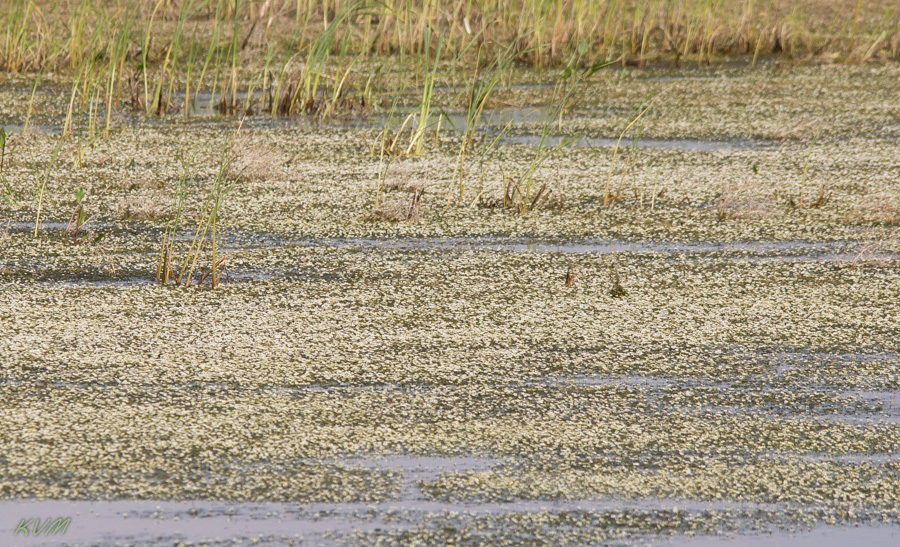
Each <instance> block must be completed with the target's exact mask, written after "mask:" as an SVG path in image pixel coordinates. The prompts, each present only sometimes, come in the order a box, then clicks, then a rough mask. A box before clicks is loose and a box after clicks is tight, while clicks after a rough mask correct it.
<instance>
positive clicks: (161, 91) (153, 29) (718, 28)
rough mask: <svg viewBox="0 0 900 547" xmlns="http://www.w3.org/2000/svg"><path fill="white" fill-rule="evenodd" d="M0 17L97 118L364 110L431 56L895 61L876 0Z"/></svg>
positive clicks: (99, 0)
mask: <svg viewBox="0 0 900 547" xmlns="http://www.w3.org/2000/svg"><path fill="white" fill-rule="evenodd" d="M0 29H2V30H0V70H2V71H5V72H8V73H32V74H36V73H38V72H42V71H46V72H52V73H62V74H66V73H68V74H69V76H70V77H71V78H72V79H73V80H74V81H75V82H76V85H74V86H73V88H72V108H73V109H79V110H83V109H86V108H91V107H92V106H93V105H94V104H95V103H97V104H98V105H99V104H102V108H101V110H102V111H103V112H104V113H105V116H103V117H104V118H105V125H106V130H107V131H108V130H109V127H110V125H111V124H112V123H113V114H114V113H115V112H116V111H117V110H120V109H122V108H131V109H135V110H138V111H143V112H144V113H145V114H147V115H166V114H169V113H173V112H176V111H179V110H180V111H182V112H183V114H184V115H185V116H187V115H189V112H190V110H191V105H192V100H193V99H192V97H194V98H197V97H200V96H201V94H202V93H209V94H210V95H211V97H210V102H211V103H213V102H215V103H217V104H218V110H219V112H221V113H223V114H234V115H237V114H241V115H243V114H246V113H247V112H248V111H254V110H255V111H257V112H263V111H267V112H270V113H272V114H273V115H293V114H300V113H319V114H321V115H323V116H328V115H333V114H336V113H340V112H341V111H347V110H350V111H352V110H354V109H358V108H368V107H370V106H371V105H372V102H373V99H374V100H375V101H376V102H377V100H378V98H377V96H378V94H379V92H380V93H386V92H396V91H398V90H403V89H408V88H410V87H417V86H420V85H424V86H425V88H426V89H433V88H434V87H435V85H437V84H436V79H437V75H436V71H435V70H434V68H436V67H437V66H438V64H439V63H440V62H441V61H447V62H451V68H455V67H457V66H463V67H478V66H479V65H481V64H482V63H484V64H488V63H490V62H492V59H494V60H496V59H500V58H504V59H506V58H508V59H510V60H512V61H514V62H515V63H516V64H518V65H525V66H531V67H535V68H546V67H565V66H566V64H567V63H568V62H569V61H570V60H571V58H572V57H573V55H576V54H577V55H578V63H579V65H580V66H582V67H587V66H593V65H596V64H598V63H616V64H619V65H621V66H626V65H645V64H648V63H660V62H665V63H670V62H673V63H675V64H676V65H680V64H684V63H695V64H697V65H705V64H711V63H714V62H716V61H718V60H727V59H734V58H736V57H741V56H748V57H749V56H752V58H753V62H754V63H755V61H756V59H757V58H758V57H759V56H762V55H777V56H779V57H782V58H785V59H788V60H818V61H829V62H830V61H835V60H849V61H865V60H872V59H898V58H900V10H894V9H891V7H890V6H889V5H887V4H885V3H882V2H877V1H875V0H860V1H859V2H852V1H851V0H830V1H827V2H818V1H815V2H814V1H812V0H804V1H801V2H788V1H786V0H769V1H768V2H764V1H761V2H754V1H753V0H749V1H747V2H726V1H724V0H702V1H701V0H679V1H676V0H604V1H597V2H587V1H582V0H551V1H549V2H541V1H538V0H516V1H514V2H512V3H511V4H509V3H507V2H499V1H497V0H475V1H463V0H457V1H455V2H437V1H435V0H426V1H421V2H419V1H412V0H389V1H387V2H375V1H370V0H361V1H360V0H357V1H353V2H350V1H344V0H336V1H333V2H327V3H320V2H312V1H311V0H284V1H277V0H266V1H261V0H259V1H257V0H247V1H237V2H225V1H224V0H183V1H180V2H179V1H168V0H165V1H160V0H138V1H135V2H123V1H122V0H119V1H116V2H106V1H103V0H11V1H9V2H5V3H4V6H3V7H0ZM204 51H205V52H206V53H205V56H203V55H202V53H201V52H204ZM423 55H424V56H425V58H426V60H427V59H428V58H429V57H430V58H432V60H430V61H428V63H431V64H432V67H434V68H432V70H430V71H429V70H428V69H426V68H425V65H423V63H422V58H423ZM361 59H368V60H370V61H371V62H370V63H368V64H367V63H364V62H361V61H360V60H361ZM201 60H202V61H201ZM428 63H426V64H428ZM390 64H396V65H397V66H399V67H406V68H401V70H399V71H397V72H395V73H394V78H392V79H390V81H388V80H385V81H384V82H383V83H382V85H383V86H386V87H383V88H382V89H376V88H378V87H379V84H378V83H377V82H378V81H379V80H380V78H378V77H376V76H377V74H376V73H377V72H378V71H382V72H386V69H385V70H382V68H383V67H385V66H386V65H390ZM504 64H508V63H507V62H506V61H504ZM279 66H280V70H273V67H279ZM413 66H414V67H416V68H415V69H411V68H410V67H413ZM366 67H367V68H366ZM379 67H382V68H379ZM451 72H453V70H451ZM210 73H211V74H210ZM423 78H424V84H423V82H422V79H423ZM254 90H257V91H258V97H256V96H254V93H253V91H254ZM239 94H244V95H243V96H244V100H243V101H241V100H240V99H239ZM177 96H180V97H183V98H182V99H179V100H176V97H177ZM76 100H77V101H76ZM256 101H259V102H260V104H259V106H258V107H257V108H251V107H252V106H253V104H254V103H255V102H256ZM242 103H243V104H242ZM424 103H429V101H424V102H423V104H424ZM475 104H477V102H476V103H475ZM98 108H99V107H98ZM422 114H424V112H423V113H422ZM426 121H427V120H426ZM425 126H427V124H423V128H424V127H425ZM422 130H424V129H422ZM418 133H419V131H418V130H417V134H418ZM416 141H417V143H416V145H415V147H414V148H415V149H416V150H417V151H421V139H420V138H419V137H417V138H416Z"/></svg>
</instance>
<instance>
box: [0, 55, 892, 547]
mask: <svg viewBox="0 0 900 547" xmlns="http://www.w3.org/2000/svg"><path fill="white" fill-rule="evenodd" d="M759 70H760V71H762V72H760V71H756V72H755V71H750V70H748V71H747V72H746V73H744V74H745V75H744V76H741V73H736V72H733V71H732V72H729V73H728V74H727V76H728V77H727V78H709V79H691V80H685V81H684V82H681V83H679V84H678V85H683V86H687V87H685V89H684V90H683V93H689V92H690V93H693V95H690V94H689V95H686V96H692V97H699V96H701V95H703V94H704V91H703V90H704V89H706V92H710V91H711V90H712V91H715V92H716V95H715V96H717V97H728V98H729V99H728V100H725V99H722V100H723V101H725V103H724V104H719V105H718V106H716V103H711V104H702V105H701V104H700V103H696V104H694V105H693V106H691V108H692V109H693V110H692V112H694V113H695V114H696V116H695V115H689V116H688V115H684V116H683V115H679V114H678V112H677V111H676V110H675V109H674V108H675V106H677V101H676V100H675V99H666V100H665V101H662V102H660V106H659V110H658V111H656V110H655V111H654V114H653V120H654V121H653V123H648V124H647V127H646V128H645V130H644V134H643V138H646V139H655V140H650V141H647V142H660V141H665V140H672V139H690V138H692V135H693V136H694V137H696V136H702V137H703V139H704V140H706V141H708V142H714V143H730V142H740V139H769V140H773V139H774V140H775V144H767V145H766V146H760V147H756V146H734V147H732V146H727V147H725V146H723V147H719V146H711V147H690V146H682V145H681V144H678V145H677V146H676V145H672V146H647V147H636V148H634V151H632V149H631V148H630V147H629V149H628V150H626V151H624V152H622V154H623V156H622V157H621V159H620V163H617V165H618V167H616V168H614V172H613V176H612V177H611V179H612V184H611V193H612V194H613V195H614V196H615V199H614V200H613V202H612V204H611V205H610V204H607V205H608V206H607V207H604V206H603V203H604V198H605V197H606V198H608V196H605V187H606V182H607V180H608V179H609V178H610V177H609V176H608V173H609V171H608V168H609V162H610V158H611V154H612V152H611V150H609V149H608V148H605V147H595V148H591V147H584V148H579V147H571V148H565V149H562V150H560V151H559V152H558V153H557V154H555V155H553V156H552V157H551V158H550V159H548V160H547V161H546V162H545V163H544V164H542V166H541V168H540V169H539V170H537V171H536V172H535V173H534V177H535V180H536V181H539V184H541V185H542V184H544V183H546V184H547V185H548V188H553V190H554V194H553V195H554V196H556V195H558V196H560V197H561V200H560V201H558V202H549V201H548V202H547V204H546V206H541V207H536V208H535V210H533V211H531V212H529V213H528V214H526V215H518V214H514V213H513V212H512V211H510V210H509V209H505V208H504V207H503V204H502V202H503V194H504V188H505V184H506V183H505V181H506V177H508V176H513V177H515V176H518V175H516V173H521V172H522V170H523V169H524V168H523V165H524V164H527V162H530V161H531V158H533V155H534V154H535V150H534V147H533V146H525V145H516V144H510V145H499V146H498V147H497V148H496V150H495V151H494V152H492V154H493V155H491V156H490V157H489V158H488V159H486V160H485V161H484V162H483V163H481V164H479V163H477V162H475V161H474V160H473V164H472V166H471V168H470V169H469V178H468V179H467V180H468V182H467V187H466V190H465V193H464V199H463V200H462V201H459V200H458V199H457V198H455V196H457V195H458V187H457V186H456V185H455V182H454V181H455V180H456V179H455V177H456V173H457V171H456V170H457V168H458V157H457V156H456V152H457V151H458V150H459V143H458V141H454V140H453V137H451V136H447V137H441V139H439V142H438V144H437V146H434V145H433V144H429V147H428V148H427V149H426V154H425V155H424V156H421V157H409V158H395V159H394V161H393V162H392V163H391V165H390V166H389V167H388V168H387V171H386V174H385V170H384V168H385V164H386V162H384V161H382V159H381V158H380V157H379V156H378V155H377V154H375V155H373V154H372V153H371V150H372V147H373V146H375V144H376V143H377V142H378V139H379V138H380V132H379V130H378V129H371V128H366V127H362V128H353V127H337V126H322V127H314V126H311V125H308V124H298V125H296V126H294V125H292V124H291V123H289V120H288V121H284V122H280V123H277V124H271V125H267V124H265V123H262V122H260V123H256V124H251V125H249V126H247V127H245V128H244V129H243V130H242V134H241V136H240V138H239V139H238V140H237V141H236V142H237V145H236V148H235V154H236V155H237V160H236V163H235V165H236V166H238V167H239V168H240V169H239V170H240V177H239V182H238V183H237V184H236V186H235V188H234V189H233V190H232V193H231V194H229V195H228V197H227V199H226V201H225V204H224V206H223V208H222V211H221V216H220V222H221V225H220V232H219V237H220V239H219V242H218V243H219V245H220V248H219V251H220V253H221V255H224V256H225V257H226V260H227V269H228V274H229V277H228V278H226V279H224V282H223V283H222V285H221V286H220V287H219V288H217V289H215V290H210V289H206V288H204V289H199V288H196V287H192V288H184V287H174V286H160V285H158V284H156V283H154V277H155V273H156V271H157V264H158V259H159V256H160V255H159V253H160V241H161V238H162V237H163V233H164V230H165V226H166V222H167V219H168V217H167V215H168V214H169V211H170V208H171V205H172V202H173V199H174V196H175V188H176V184H177V182H178V180H180V178H181V177H182V176H183V173H184V172H185V169H186V170H187V173H188V175H187V178H186V179H185V180H187V184H188V188H189V192H188V194H187V197H186V200H185V203H186V206H185V211H187V212H186V214H185V216H184V218H183V230H179V231H178V232H177V234H176V238H175V242H176V250H179V249H182V250H183V248H184V247H186V246H187V245H189V243H190V241H191V238H192V237H193V233H194V232H193V230H195V229H196V225H197V222H198V219H199V216H197V215H196V214H195V213H191V212H190V211H196V210H198V208H199V207H200V206H201V205H202V200H203V198H204V196H205V195H206V194H205V193H204V188H206V186H205V185H207V184H208V183H209V181H210V180H211V179H212V178H214V177H215V173H216V165H217V164H216V162H217V161H218V160H217V158H219V157H220V153H221V149H222V145H223V143H225V142H228V139H230V138H231V136H232V134H233V130H234V124H231V123H230V122H222V121H215V122H209V123H196V124H195V123H193V122H183V121H182V122H166V121H161V122H160V121H153V122H141V121H140V120H132V121H131V122H129V124H128V127H127V129H126V130H125V131H124V132H121V133H119V132H115V133H114V134H112V135H110V136H109V138H106V139H104V138H100V139H96V140H93V141H89V140H88V139H86V138H85V140H82V141H79V138H80V137H77V136H76V138H75V139H74V140H72V141H68V142H67V143H66V144H64V145H63V147H62V148H61V149H60V155H59V165H58V166H57V167H56V168H54V169H52V170H50V174H49V176H48V177H47V179H46V188H45V197H44V200H45V201H44V202H43V210H42V213H41V218H42V220H41V224H40V225H39V226H38V233H37V236H36V237H35V235H34V228H35V227H34V219H35V216H36V208H37V197H36V189H35V188H36V186H37V184H38V183H39V181H40V180H41V173H44V172H45V171H46V168H47V165H48V162H49V158H50V155H51V153H52V151H53V149H54V147H55V145H56V139H57V136H55V135H53V134H52V132H45V133H35V134H28V135H14V136H13V137H11V139H10V142H9V143H8V146H7V152H8V155H7V159H6V162H7V163H6V166H5V168H4V169H5V171H4V175H5V176H6V177H7V180H8V181H9V182H10V186H11V187H12V188H13V190H14V192H15V195H14V197H13V200H12V202H7V201H0V203H2V205H0V359H2V367H0V445H2V450H0V497H2V498H3V499H4V501H2V502H0V515H3V517H2V519H0V534H6V535H7V537H8V538H11V537H12V535H11V534H12V532H13V529H14V528H15V526H16V524H17V523H18V522H19V519H20V518H33V517H35V518H36V517H40V518H46V517H47V516H50V515H53V516H57V515H59V516H71V518H72V522H71V525H70V526H71V527H70V529H69V532H67V533H69V534H70V535H69V536H65V537H62V539H60V538H43V537H42V538H40V541H62V540H63V539H64V540H66V541H69V542H70V543H73V544H90V545H96V544H103V543H104V542H106V543H115V542H116V541H118V542H122V543H128V544H142V543H143V544H152V543H174V542H177V541H183V542H185V543H199V544H235V543H242V542H243V543H249V542H250V540H251V539H252V540H254V541H259V542H262V543H269V544H284V543H288V542H289V541H294V542H295V543H301V542H306V543H326V544H327V543H332V544H338V545H344V544H346V545H360V544H362V545H365V544H373V545H375V544H379V545H381V544H409V545H412V544H429V543H430V544H440V545H443V544H451V543H452V544H457V545H487V544H490V545H529V544H532V545H541V544H545V543H547V542H554V543H560V544H563V543H568V544H573V545H595V544H615V545H635V544H648V543H650V544H653V543H662V544H665V543H666V542H669V541H672V542H674V544H678V545H681V544H685V545H694V544H696V545H707V544H709V543H708V541H719V539H718V538H719V536H723V537H732V538H736V539H734V541H746V542H749V543H747V544H757V543H754V542H757V541H765V542H766V544H777V542H779V541H780V542H781V543H782V544H787V543H790V544H791V545H795V544H803V543H802V542H803V541H810V542H819V543H817V544H824V543H823V542H825V541H827V540H828V538H832V539H833V540H834V541H838V542H843V543H861V542H863V541H867V542H869V543H872V544H879V543H881V544H883V543H891V542H894V541H895V540H896V538H897V527H898V525H900V511H898V507H900V505H898V504H900V400H898V393H900V255H898V251H900V246H898V235H900V234H898V231H897V228H896V225H897V222H898V221H900V183H898V180H900V163H898V162H900V160H898V158H900V153H898V152H900V146H898V144H897V140H896V139H897V136H898V133H897V130H896V127H897V126H896V123H897V115H898V114H897V110H896V93H894V92H895V91H896V85H897V84H896V82H897V81H900V80H898V78H897V75H898V69H897V68H896V67H881V68H878V69H876V70H873V71H870V70H869V69H867V68H864V67H828V68H827V69H823V70H822V71H821V72H817V71H813V70H806V69H797V70H796V71H793V72H792V71H790V70H788V71H787V73H778V74H771V72H765V71H766V70H768V69H759ZM862 75H865V76H866V79H865V80H860V79H859V78H860V77H862ZM616 78H620V79H619V80H616V81H604V82H603V83H602V84H598V86H599V87H598V88H597V89H596V90H595V91H596V93H597V95H596V96H603V95H602V94H603V93H607V94H608V96H609V97H610V101H611V102H613V103H617V105H613V106H622V103H624V104H625V106H629V105H630V106H634V104H632V103H637V104H639V102H638V101H637V98H638V97H640V96H641V95H642V94H644V93H645V92H646V88H647V87H648V86H651V87H652V86H655V85H662V81H661V79H660V78H656V79H654V78H640V77H637V78H633V79H632V80H629V79H627V78H624V77H620V76H616ZM767 78H771V79H767ZM765 82H769V84H767V85H758V84H761V83H765ZM854 82H855V83H854ZM829 85H831V86H832V87H831V88H830V89H835V90H837V91H839V96H840V98H841V100H832V98H831V97H830V96H829V97H824V96H823V98H822V101H824V102H826V103H827V106H828V108H831V109H833V110H832V112H833V113H834V116H835V117H836V120H837V121H836V122H835V124H834V125H833V126H828V125H827V124H828V120H827V119H826V120H825V121H824V122H822V123H825V124H826V127H831V128H832V129H833V131H831V133H830V134H829V133H828V132H823V136H822V138H821V139H820V140H819V141H818V142H817V143H816V144H815V145H814V146H813V145H812V144H811V138H812V136H811V135H805V136H804V134H798V136H784V137H782V138H780V139H779V138H778V135H777V131H776V128H777V127H786V126H787V125H788V124H787V123H786V121H787V120H795V121H797V122H798V123H797V124H795V125H790V127H787V129H796V130H797V131H800V132H801V133H802V131H803V129H802V127H800V124H799V122H801V121H803V120H802V119H801V118H802V117H803V113H804V112H807V113H808V114H809V117H810V119H813V118H816V116H818V114H819V109H820V107H821V104H820V102H819V101H813V103H814V104H809V103H810V101H808V100H807V101H805V102H804V101H796V100H788V98H787V97H788V95H789V96H790V97H795V96H796V97H812V96H815V92H816V90H817V89H829V87H828V86H829ZM692 86H699V87H692ZM704 86H706V87H704ZM710 86H712V87H710ZM786 90H789V91H790V93H789V94H788V91H786ZM514 91H515V92H516V93H519V92H520V91H521V93H520V94H522V96H523V100H524V99H528V98H529V97H531V94H535V93H539V92H540V89H539V88H535V89H534V90H527V92H526V91H522V90H520V91H516V90H514ZM837 91H836V92H837ZM0 93H3V92H0ZM853 93H857V94H858V96H859V97H862V99H861V100H865V101H869V102H868V103H867V104H868V105H869V107H868V108H858V105H859V104H862V103H861V102H860V100H849V97H851V96H856V95H853ZM890 93H893V94H890ZM889 94H890V97H891V99H890V101H892V102H890V101H887V100H886V99H884V97H886V96H888V95H889ZM591 96H592V97H593V96H595V95H591ZM770 96H774V97H780V98H781V99H780V100H782V102H781V103H772V104H775V106H772V104H770V103H767V102H766V98H767V97H770ZM738 98H741V100H742V101H745V102H746V103H747V105H748V106H747V108H748V110H747V111H746V112H744V113H739V112H737V111H736V110H735V104H734V102H735V101H737V100H738ZM666 101H668V102H666ZM534 102H538V98H537V97H536V96H535V98H534ZM778 104H781V105H782V107H783V109H782V108H781V107H778V106H777V105H778ZM807 104H808V110H803V108H804V105H807ZM754 108H755V109H758V110H759V112H762V113H763V114H765V115H764V116H763V115H760V116H761V117H759V118H756V117H755V116H756V115H757V113H755V112H754V110H753V109H754ZM717 109H718V110H717ZM626 111H627V109H626ZM586 112H588V113H586ZM798 113H799V114H798ZM842 113H843V114H842ZM18 114H22V113H18ZM844 114H846V116H847V117H846V118H844V117H842V116H843V115H844ZM591 115H592V114H589V111H586V110H582V111H580V114H579V113H578V112H576V113H574V114H573V116H574V117H573V118H566V120H564V123H563V124H562V130H561V131H562V133H561V134H567V133H566V132H567V131H569V132H570V133H572V131H574V130H573V128H578V127H579V124H580V126H583V128H584V129H585V130H590V131H593V133H592V135H591V138H598V139H600V138H611V137H615V136H616V134H615V133H613V132H610V131H609V130H607V129H605V127H606V126H605V125H604V124H606V123H609V125H610V127H612V126H615V127H618V128H619V130H621V127H623V124H622V123H621V121H622V120H620V119H618V118H615V116H618V114H615V115H614V116H613V118H614V121H615V123H613V121H609V120H607V119H606V118H604V119H603V120H600V121H598V122H596V123H593V122H591V123H593V125H591V123H588V121H589V118H590V116H591ZM714 115H718V116H720V117H721V119H720V122H721V123H718V122H714V121H713V122H710V121H709V120H711V119H713V120H714V119H716V118H715V116H714ZM816 119H818V118H816ZM604 120H606V121H604ZM666 120H672V122H671V123H667V122H666ZM741 120H755V121H754V123H756V125H753V124H751V125H750V126H741V124H740V123H739V122H740V121H741ZM847 120H850V121H847ZM43 121H44V122H46V121H47V120H43ZM851 122H852V123H851ZM626 123H627V120H626ZM851 125H852V126H853V127H855V128H856V131H855V132H853V131H851ZM738 127H744V128H745V129H747V131H743V130H738V129H735V128H738ZM889 127H894V129H885V128H889ZM572 134H574V133H572ZM429 140H430V139H429ZM79 142H81V145H79V144H78V143H79ZM604 142H605V141H604ZM677 142H678V143H683V142H685V141H683V140H682V141H677ZM807 158H809V161H808V168H805V165H806V163H807ZM186 165H187V167H185V166H186ZM626 165H627V166H628V170H627V171H624V169H625V167H626ZM804 172H805V174H804ZM381 178H383V181H384V184H383V187H382V190H383V193H384V197H385V199H388V200H390V199H396V200H407V201H408V200H409V196H410V195H411V194H416V195H419V194H418V192H421V196H423V197H422V200H421V214H420V215H419V216H418V219H417V222H387V221H385V220H383V219H379V218H378V217H375V216H373V215H372V214H371V213H372V210H373V208H374V206H375V199H376V197H375V196H376V194H377V189H378V181H379V179H381ZM79 187H83V188H84V189H85V190H86V198H85V199H84V201H83V203H84V207H85V210H86V211H87V217H88V220H87V223H86V224H85V225H84V226H83V227H82V229H81V230H80V235H78V236H77V238H76V236H75V235H74V234H73V233H72V231H71V230H68V231H67V227H68V223H69V222H68V221H69V219H70V218H71V216H72V212H73V208H74V207H75V201H74V199H73V197H72V196H73V195H74V194H75V190H77V188H79ZM801 187H803V189H804V196H805V198H804V199H805V201H804V202H803V204H802V206H801V204H800V203H799V201H800V188H801ZM607 201H608V199H607ZM192 215H194V216H192ZM202 259H203V260H206V259H207V257H206V256H205V255H204V256H203V257H202ZM790 534H798V535H796V536H792V535H790ZM0 537H2V536H0ZM834 538H837V539H834ZM32 539H34V540H35V542H34V543H33V544H38V538H32ZM4 541H5V540H4ZM2 542H3V541H0V543H2ZM694 542H696V543H694ZM704 542H707V543H704ZM770 542H771V543H770ZM714 544H716V543H714Z"/></svg>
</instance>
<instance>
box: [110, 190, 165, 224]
mask: <svg viewBox="0 0 900 547" xmlns="http://www.w3.org/2000/svg"><path fill="white" fill-rule="evenodd" d="M117 213H118V216H119V218H120V219H122V220H133V221H151V220H162V219H165V218H167V217H168V216H169V208H168V206H167V204H166V202H165V200H163V199H161V198H159V197H157V196H154V195H139V196H129V197H123V198H122V199H120V200H119V204H118V209H117Z"/></svg>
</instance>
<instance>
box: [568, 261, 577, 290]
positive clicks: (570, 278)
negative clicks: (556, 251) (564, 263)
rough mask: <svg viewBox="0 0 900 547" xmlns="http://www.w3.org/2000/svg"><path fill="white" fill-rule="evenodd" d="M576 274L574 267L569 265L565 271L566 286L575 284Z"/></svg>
mask: <svg viewBox="0 0 900 547" xmlns="http://www.w3.org/2000/svg"><path fill="white" fill-rule="evenodd" d="M577 276H578V274H576V273H575V268H573V267H572V266H569V271H567V272H566V288H567V289H568V288H570V287H572V285H574V284H575V278H576V277H577Z"/></svg>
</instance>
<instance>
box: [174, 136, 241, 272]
mask: <svg viewBox="0 0 900 547" xmlns="http://www.w3.org/2000/svg"><path fill="white" fill-rule="evenodd" d="M239 132H240V127H238V129H237V130H236V131H235V134H234V137H233V138H232V140H231V141H230V142H229V143H228V144H227V145H226V146H225V147H224V148H223V151H222V155H221V158H220V160H219V168H218V170H217V171H216V176H215V178H214V179H213V181H212V183H211V184H210V186H209V189H208V191H207V195H206V199H205V200H204V203H203V207H202V209H201V211H200V220H199V222H198V223H197V227H196V230H195V231H194V237H193V238H192V240H191V243H190V246H189V247H188V249H187V251H186V252H185V254H184V258H183V260H182V261H181V267H180V268H177V267H175V266H174V263H175V257H176V244H175V243H176V235H177V234H178V231H179V228H180V225H181V223H182V222H183V220H184V206H185V200H186V198H187V191H188V184H187V182H188V172H189V170H188V166H187V164H185V165H184V168H183V171H182V175H181V177H180V178H179V180H178V183H177V186H176V188H175V197H174V200H173V202H172V209H171V217H170V220H169V223H168V224H167V225H166V228H165V231H164V233H163V239H162V243H161V245H160V253H159V258H158V261H157V270H156V280H157V281H158V282H160V283H162V284H169V283H174V284H176V285H183V286H191V285H194V286H200V285H208V286H209V287H210V288H213V289H214V288H216V287H217V286H218V285H219V282H220V280H221V278H222V277H221V276H222V274H223V272H224V271H225V270H224V268H225V265H226V258H225V257H223V256H221V254H220V253H219V248H218V242H217V239H216V236H217V228H218V222H219V213H220V212H221V209H222V205H223V204H224V202H225V198H226V197H227V195H228V193H229V192H230V191H231V189H232V188H233V186H234V184H235V182H237V180H238V179H239V177H240V174H239V173H234V172H233V171H232V169H231V166H232V164H233V162H234V152H233V151H234V146H235V142H236V140H237V136H238V134H239ZM206 257H208V258H209V262H208V264H209V267H208V269H205V270H204V269H203V268H202V266H201V265H200V259H201V258H206Z"/></svg>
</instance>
